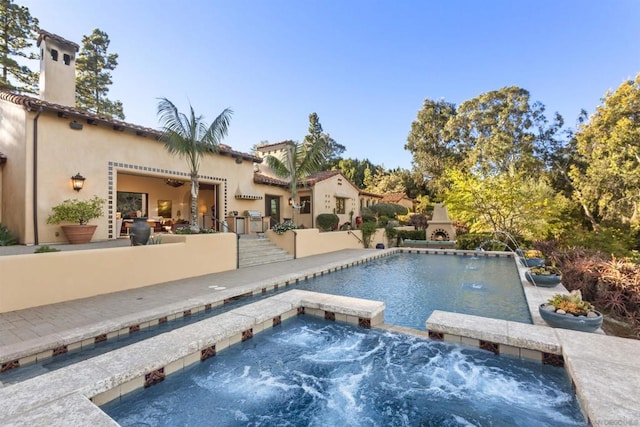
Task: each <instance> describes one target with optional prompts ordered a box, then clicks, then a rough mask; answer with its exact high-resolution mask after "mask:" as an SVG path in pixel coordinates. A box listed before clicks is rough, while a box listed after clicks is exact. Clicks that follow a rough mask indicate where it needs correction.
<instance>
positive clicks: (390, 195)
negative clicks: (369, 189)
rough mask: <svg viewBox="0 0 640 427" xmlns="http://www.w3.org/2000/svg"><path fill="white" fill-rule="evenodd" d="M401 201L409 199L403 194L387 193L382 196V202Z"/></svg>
mask: <svg viewBox="0 0 640 427" xmlns="http://www.w3.org/2000/svg"><path fill="white" fill-rule="evenodd" d="M402 199H409V197H407V195H406V194H405V193H387V194H383V195H382V201H383V202H391V203H398V202H399V201H400V200H402ZM409 200H410V199H409Z"/></svg>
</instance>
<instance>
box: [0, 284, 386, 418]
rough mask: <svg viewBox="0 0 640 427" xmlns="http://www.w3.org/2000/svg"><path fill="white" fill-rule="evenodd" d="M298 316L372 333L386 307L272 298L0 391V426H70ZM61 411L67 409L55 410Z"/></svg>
mask: <svg viewBox="0 0 640 427" xmlns="http://www.w3.org/2000/svg"><path fill="white" fill-rule="evenodd" d="M298 314H306V315H314V316H320V317H323V318H328V319H333V320H338V321H340V320H342V321H345V322H347V323H351V324H354V325H359V326H362V327H375V326H378V325H380V324H382V322H383V320H384V318H383V316H384V303H382V302H377V301H368V300H362V299H356V298H350V297H342V296H335V295H328V294H319V293H315V292H309V291H302V290H291V291H289V292H285V293H283V294H279V295H274V296H272V297H270V298H268V299H265V300H261V301H258V302H255V303H252V304H248V305H245V306H243V307H239V308H236V309H234V310H231V311H229V312H227V313H223V314H220V315H219V316H215V317H212V318H209V319H204V320H202V321H200V322H197V323H194V324H191V325H187V326H184V327H182V328H179V329H176V330H174V331H170V332H166V333H164V334H161V335H158V336H156V337H152V338H149V339H147V340H144V341H141V342H138V343H135V344H132V345H130V346H127V347H124V348H121V349H118V350H114V351H112V352H109V353H106V354H103V355H100V356H97V357H94V358H92V359H88V360H85V361H83V362H79V363H77V364H74V365H72V366H68V367H66V368H62V369H59V370H57V371H53V372H50V373H48V374H44V375H41V376H39V377H36V378H32V379H30V380H26V381H24V382H21V383H18V384H15V385H13V386H11V387H6V388H3V389H0V402H2V407H3V411H2V412H1V413H0V424H2V425H45V421H47V423H46V425H51V424H50V423H51V421H52V419H51V418H50V417H51V414H52V413H60V415H59V417H58V418H57V419H55V421H56V422H57V423H60V424H59V425H73V424H74V423H72V421H73V420H75V421H77V420H78V419H79V417H80V416H81V415H82V414H84V411H86V410H87V408H86V405H85V404H84V402H85V400H86V399H87V398H90V399H91V400H92V401H93V403H94V404H96V405H101V404H104V403H106V402H109V401H111V400H113V399H116V398H119V397H120V396H121V395H124V394H126V393H129V392H131V391H133V390H135V389H138V388H142V387H145V386H150V385H153V384H154V383H156V382H159V381H162V379H164V377H165V376H166V375H170V374H171V373H174V372H177V371H179V370H181V369H183V368H184V367H186V366H190V365H191V364H193V363H196V362H198V361H201V360H204V359H206V358H207V357H210V356H212V355H215V353H216V352H218V351H221V350H224V349H225V348H227V347H229V346H230V345H233V344H235V343H237V342H240V341H244V340H247V339H250V338H252V337H253V335H254V334H257V333H260V332H262V331H264V330H266V329H268V328H270V327H276V326H278V325H279V324H280V322H281V321H282V320H285V319H287V318H289V317H293V316H296V315H298ZM61 407H64V408H65V410H60V408H61ZM94 408H95V409H97V407H94ZM78 411H80V413H79V412H78ZM99 412H101V411H99ZM89 413H90V414H91V419H92V420H93V421H92V422H91V425H92V426H99V425H117V424H115V423H114V422H113V420H111V419H110V418H109V417H108V416H106V414H103V415H104V420H101V419H99V418H100V417H99V416H98V415H99V414H97V413H95V411H93V410H89ZM47 414H48V418H47ZM75 424H77V425H85V424H84V423H81V424H78V423H77V422H75Z"/></svg>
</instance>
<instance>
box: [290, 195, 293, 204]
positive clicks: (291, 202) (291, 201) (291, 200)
mask: <svg viewBox="0 0 640 427" xmlns="http://www.w3.org/2000/svg"><path fill="white" fill-rule="evenodd" d="M289 206H293V199H292V198H291V197H289Z"/></svg>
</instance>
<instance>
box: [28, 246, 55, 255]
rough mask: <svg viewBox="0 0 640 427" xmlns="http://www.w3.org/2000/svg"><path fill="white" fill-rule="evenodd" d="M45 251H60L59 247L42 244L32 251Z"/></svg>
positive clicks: (38, 252) (41, 252) (37, 252)
mask: <svg viewBox="0 0 640 427" xmlns="http://www.w3.org/2000/svg"><path fill="white" fill-rule="evenodd" d="M47 252H60V249H56V248H52V247H51V246H48V245H44V246H40V247H39V248H38V249H36V250H35V251H33V253H34V254H44V253H47Z"/></svg>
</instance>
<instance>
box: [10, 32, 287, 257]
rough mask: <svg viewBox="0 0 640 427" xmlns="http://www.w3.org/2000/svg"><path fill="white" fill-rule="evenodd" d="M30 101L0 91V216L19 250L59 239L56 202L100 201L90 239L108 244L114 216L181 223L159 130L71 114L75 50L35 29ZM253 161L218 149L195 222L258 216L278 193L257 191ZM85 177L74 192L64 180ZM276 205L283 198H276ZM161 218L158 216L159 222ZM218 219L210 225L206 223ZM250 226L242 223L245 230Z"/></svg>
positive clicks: (175, 173) (174, 176) (171, 162)
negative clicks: (35, 86)
mask: <svg viewBox="0 0 640 427" xmlns="http://www.w3.org/2000/svg"><path fill="white" fill-rule="evenodd" d="M37 45H38V46H39V48H40V52H41V60H40V79H41V80H40V96H39V98H36V97H31V96H25V95H18V94H14V93H11V92H6V91H0V152H2V153H3V155H2V156H1V158H2V160H1V161H0V180H1V181H0V220H1V221H2V223H3V224H5V225H6V226H8V228H9V229H10V230H11V231H12V232H13V233H14V234H16V235H17V237H18V240H19V243H21V244H43V243H55V242H64V241H65V239H64V236H63V235H62V233H61V232H60V227H59V226H56V225H50V224H47V222H46V220H47V217H48V216H49V214H50V213H51V207H52V206H54V205H56V204H59V203H60V202H62V201H63V200H65V199H72V198H77V199H89V198H91V197H93V196H94V195H97V196H99V197H102V198H104V199H105V200H106V201H107V203H106V205H105V208H104V216H103V217H102V218H100V219H98V220H95V221H93V223H95V224H97V225H98V228H97V230H96V233H95V235H94V237H93V239H94V240H102V239H114V238H117V236H118V231H119V230H121V227H120V226H119V225H120V224H119V222H118V221H117V217H118V216H122V217H124V218H125V221H126V218H127V217H128V216H130V215H132V214H135V215H142V216H146V217H149V218H155V219H157V220H158V222H160V221H162V222H165V221H166V220H167V219H172V220H174V221H175V220H178V219H180V218H183V219H188V218H189V209H190V197H191V196H190V191H189V185H183V184H184V183H186V182H188V181H189V174H188V168H187V164H186V161H184V160H183V159H181V158H178V157H174V156H171V155H169V154H168V153H167V151H166V149H165V148H164V144H163V143H162V142H160V141H159V138H160V135H161V134H160V132H159V131H158V130H155V129H150V128H147V127H142V126H139V125H136V124H132V123H127V122H123V121H119V120H113V119H110V118H107V117H101V116H98V115H96V114H92V113H88V112H85V111H81V110H78V109H76V108H75V56H76V52H77V50H78V45H77V44H75V43H73V42H70V41H68V40H65V39H64V38H62V37H60V36H57V35H55V34H51V33H47V32H45V31H42V32H41V34H40V37H39V39H38V43H37ZM259 162H261V159H260V158H258V157H255V156H253V155H250V154H246V153H242V152H238V151H235V150H233V149H232V148H231V147H229V146H226V145H221V146H220V149H219V152H218V153H211V154H208V155H205V156H204V159H203V161H202V164H201V168H200V195H199V200H198V216H199V218H200V221H201V225H202V226H204V227H207V228H209V227H212V226H213V227H216V228H218V229H220V228H221V225H220V224H222V221H224V220H226V219H227V218H228V217H230V216H231V215H232V214H233V213H237V214H238V215H237V216H241V215H242V214H243V213H245V212H246V211H256V212H259V213H261V214H263V213H264V210H265V200H266V197H269V198H270V200H271V198H272V197H273V198H275V199H276V200H277V201H278V203H280V199H282V198H285V194H283V193H282V191H280V189H276V191H275V194H273V195H271V194H270V191H269V190H270V189H271V187H264V186H263V188H257V187H259V186H257V185H256V184H255V183H254V182H253V167H254V164H255V163H259ZM77 174H79V175H81V176H82V177H84V178H85V180H84V183H83V184H84V185H83V187H82V189H81V190H79V191H74V189H73V188H72V182H71V177H73V176H75V175H77ZM285 200H286V198H285ZM160 217H162V218H160ZM214 218H215V219H218V221H220V222H217V221H215V219H214ZM249 226H250V225H249Z"/></svg>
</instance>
